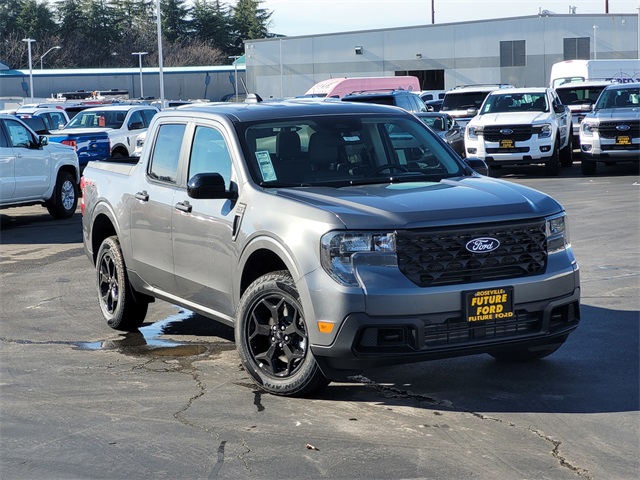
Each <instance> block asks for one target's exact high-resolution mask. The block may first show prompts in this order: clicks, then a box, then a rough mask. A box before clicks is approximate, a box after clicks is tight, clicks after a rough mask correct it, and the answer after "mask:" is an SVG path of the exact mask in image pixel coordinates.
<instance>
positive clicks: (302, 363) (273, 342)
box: [235, 271, 329, 396]
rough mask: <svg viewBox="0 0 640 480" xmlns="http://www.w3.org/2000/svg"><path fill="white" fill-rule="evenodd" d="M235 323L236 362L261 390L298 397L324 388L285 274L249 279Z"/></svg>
mask: <svg viewBox="0 0 640 480" xmlns="http://www.w3.org/2000/svg"><path fill="white" fill-rule="evenodd" d="M236 322H237V325H236V328H235V337H236V348H237V349H238V354H239V356H240V360H241V361H242V365H243V366H244V368H245V370H246V371H247V373H249V375H251V377H252V378H253V380H254V381H255V382H256V383H257V384H258V386H259V387H260V388H261V389H262V390H264V391H266V392H269V393H272V394H275V395H283V396H304V395H308V394H310V393H312V392H314V391H317V390H319V389H321V388H323V387H325V386H326V385H328V384H329V380H327V379H326V377H325V376H324V375H323V374H322V372H321V371H320V368H319V367H318V364H317V363H316V361H315V358H314V356H313V353H312V352H311V349H310V348H309V336H308V325H307V323H306V321H305V318H304V312H303V310H302V304H301V303H300V296H299V295H298V291H297V289H296V286H295V282H294V281H293V278H292V277H291V275H290V274H289V272H287V271H277V272H272V273H268V274H266V275H263V276H262V277H260V278H258V279H257V280H255V281H254V282H253V283H252V284H251V285H250V286H249V288H247V290H246V291H245V292H244V294H243V295H242V298H241V299H240V305H239V306H238V316H237V319H236Z"/></svg>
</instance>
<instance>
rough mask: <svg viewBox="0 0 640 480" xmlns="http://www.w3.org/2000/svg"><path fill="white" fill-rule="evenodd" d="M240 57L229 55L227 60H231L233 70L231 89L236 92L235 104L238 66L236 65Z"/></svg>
mask: <svg viewBox="0 0 640 480" xmlns="http://www.w3.org/2000/svg"><path fill="white" fill-rule="evenodd" d="M240 57H241V55H231V56H230V57H229V58H233V68H234V71H235V73H234V77H233V88H235V91H236V103H238V64H237V63H236V62H237V61H238V59H239V58H240Z"/></svg>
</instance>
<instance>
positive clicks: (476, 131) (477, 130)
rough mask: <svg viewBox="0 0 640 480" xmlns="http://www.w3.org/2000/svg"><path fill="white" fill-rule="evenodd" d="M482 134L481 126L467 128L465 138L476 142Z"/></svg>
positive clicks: (482, 128)
mask: <svg viewBox="0 0 640 480" xmlns="http://www.w3.org/2000/svg"><path fill="white" fill-rule="evenodd" d="M483 133H484V127H482V126H473V125H472V126H469V127H467V137H469V139H471V140H477V139H478V136H480V135H482V134H483Z"/></svg>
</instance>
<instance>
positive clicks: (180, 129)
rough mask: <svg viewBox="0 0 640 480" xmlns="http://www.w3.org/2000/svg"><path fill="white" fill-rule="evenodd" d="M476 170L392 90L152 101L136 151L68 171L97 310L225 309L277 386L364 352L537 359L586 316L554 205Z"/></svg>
mask: <svg viewBox="0 0 640 480" xmlns="http://www.w3.org/2000/svg"><path fill="white" fill-rule="evenodd" d="M472 167H473V168H472ZM474 168H475V169H479V170H482V171H484V172H486V165H485V164H484V162H482V161H479V160H477V159H476V160H473V159H466V161H462V160H461V159H460V158H459V157H458V156H457V155H455V153H454V152H453V151H452V150H451V149H450V148H449V147H448V146H447V145H446V144H445V143H444V142H443V141H442V140H441V139H440V138H439V137H438V136H437V135H436V134H435V133H434V132H433V131H431V130H430V129H429V128H427V127H426V126H425V125H424V124H423V123H422V122H420V121H419V120H418V119H417V118H416V117H415V116H413V115H412V114H410V113H408V112H404V111H401V110H399V109H396V108H393V107H387V106H381V105H373V104H352V103H346V102H327V101H321V100H308V99H295V100H288V101H281V102H261V103H246V104H229V105H219V104H218V105H211V106H207V105H189V106H186V107H179V108H177V109H175V110H171V111H164V112H160V113H159V114H157V115H156V116H155V117H154V119H153V122H152V124H151V126H150V128H149V131H148V134H147V139H146V141H145V144H144V147H143V150H142V155H141V157H140V158H139V159H135V160H134V163H132V164H123V163H116V162H90V163H89V165H88V166H87V168H86V169H85V171H84V176H83V179H82V181H81V186H82V190H83V197H82V203H81V208H82V212H83V232H84V233H83V235H84V246H85V249H86V252H87V254H88V256H89V258H90V259H91V261H92V262H93V264H94V265H95V267H96V278H97V289H98V299H99V303H100V307H101V310H102V313H103V315H104V317H105V319H106V320H107V323H108V324H109V325H110V326H111V327H112V328H115V329H120V330H135V329H137V328H138V327H139V326H140V325H141V324H142V322H143V321H144V318H145V314H146V311H147V306H148V303H149V302H150V301H152V300H153V299H155V298H158V299H162V300H165V301H167V302H171V303H173V304H176V305H180V306H182V307H185V308H187V309H190V310H191V311H194V312H197V313H199V314H202V315H205V316H207V317H209V318H211V319H214V320H216V321H220V322H223V323H225V324H228V325H231V326H233V327H234V330H235V340H236V345H237V350H238V353H239V356H240V359H241V361H242V364H243V366H244V367H245V369H246V371H247V372H248V373H249V374H250V375H251V377H252V378H253V379H254V380H255V382H256V383H257V384H258V385H259V386H260V388H262V389H264V390H265V391H267V392H271V393H274V394H279V395H305V394H309V393H310V392H313V391H315V390H317V389H319V388H322V387H324V386H325V385H327V383H328V382H329V381H331V380H342V379H345V378H348V376H350V375H353V374H354V373H356V372H358V371H361V370H362V369H363V368H369V367H372V366H380V365H389V364H394V363H407V362H416V361H423V360H428V359H436V358H444V357H452V356H458V355H470V354H479V353H488V354H490V355H492V356H494V357H495V358H497V359H500V360H506V361H526V360H535V359H539V358H542V357H545V356H547V355H549V354H551V353H552V352H554V351H555V350H556V349H558V348H559V347H560V346H561V345H562V344H563V343H564V341H565V340H566V339H567V336H568V335H569V333H570V332H571V331H573V330H574V329H575V328H576V327H577V325H578V322H579V318H580V282H579V269H578V264H577V262H576V259H575V258H574V255H573V253H572V249H571V246H570V243H569V237H568V232H567V225H566V220H565V212H564V210H563V208H562V206H561V205H559V204H558V203H557V202H556V201H555V200H553V199H552V198H550V197H549V196H547V195H545V194H543V193H541V192H538V191H535V190H532V189H529V188H526V187H523V186H520V185H517V184H514V183H509V182H507V181H502V180H498V179H492V178H489V177H487V176H483V175H480V174H479V173H477V171H476V170H474Z"/></svg>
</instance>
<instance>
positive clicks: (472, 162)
mask: <svg viewBox="0 0 640 480" xmlns="http://www.w3.org/2000/svg"><path fill="white" fill-rule="evenodd" d="M464 163H466V164H467V165H468V166H470V167H471V168H473V169H474V170H475V171H476V172H478V173H479V174H480V175H484V176H488V175H489V167H488V166H487V164H486V163H485V161H484V160H482V159H480V158H473V157H471V158H465V159H464Z"/></svg>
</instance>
